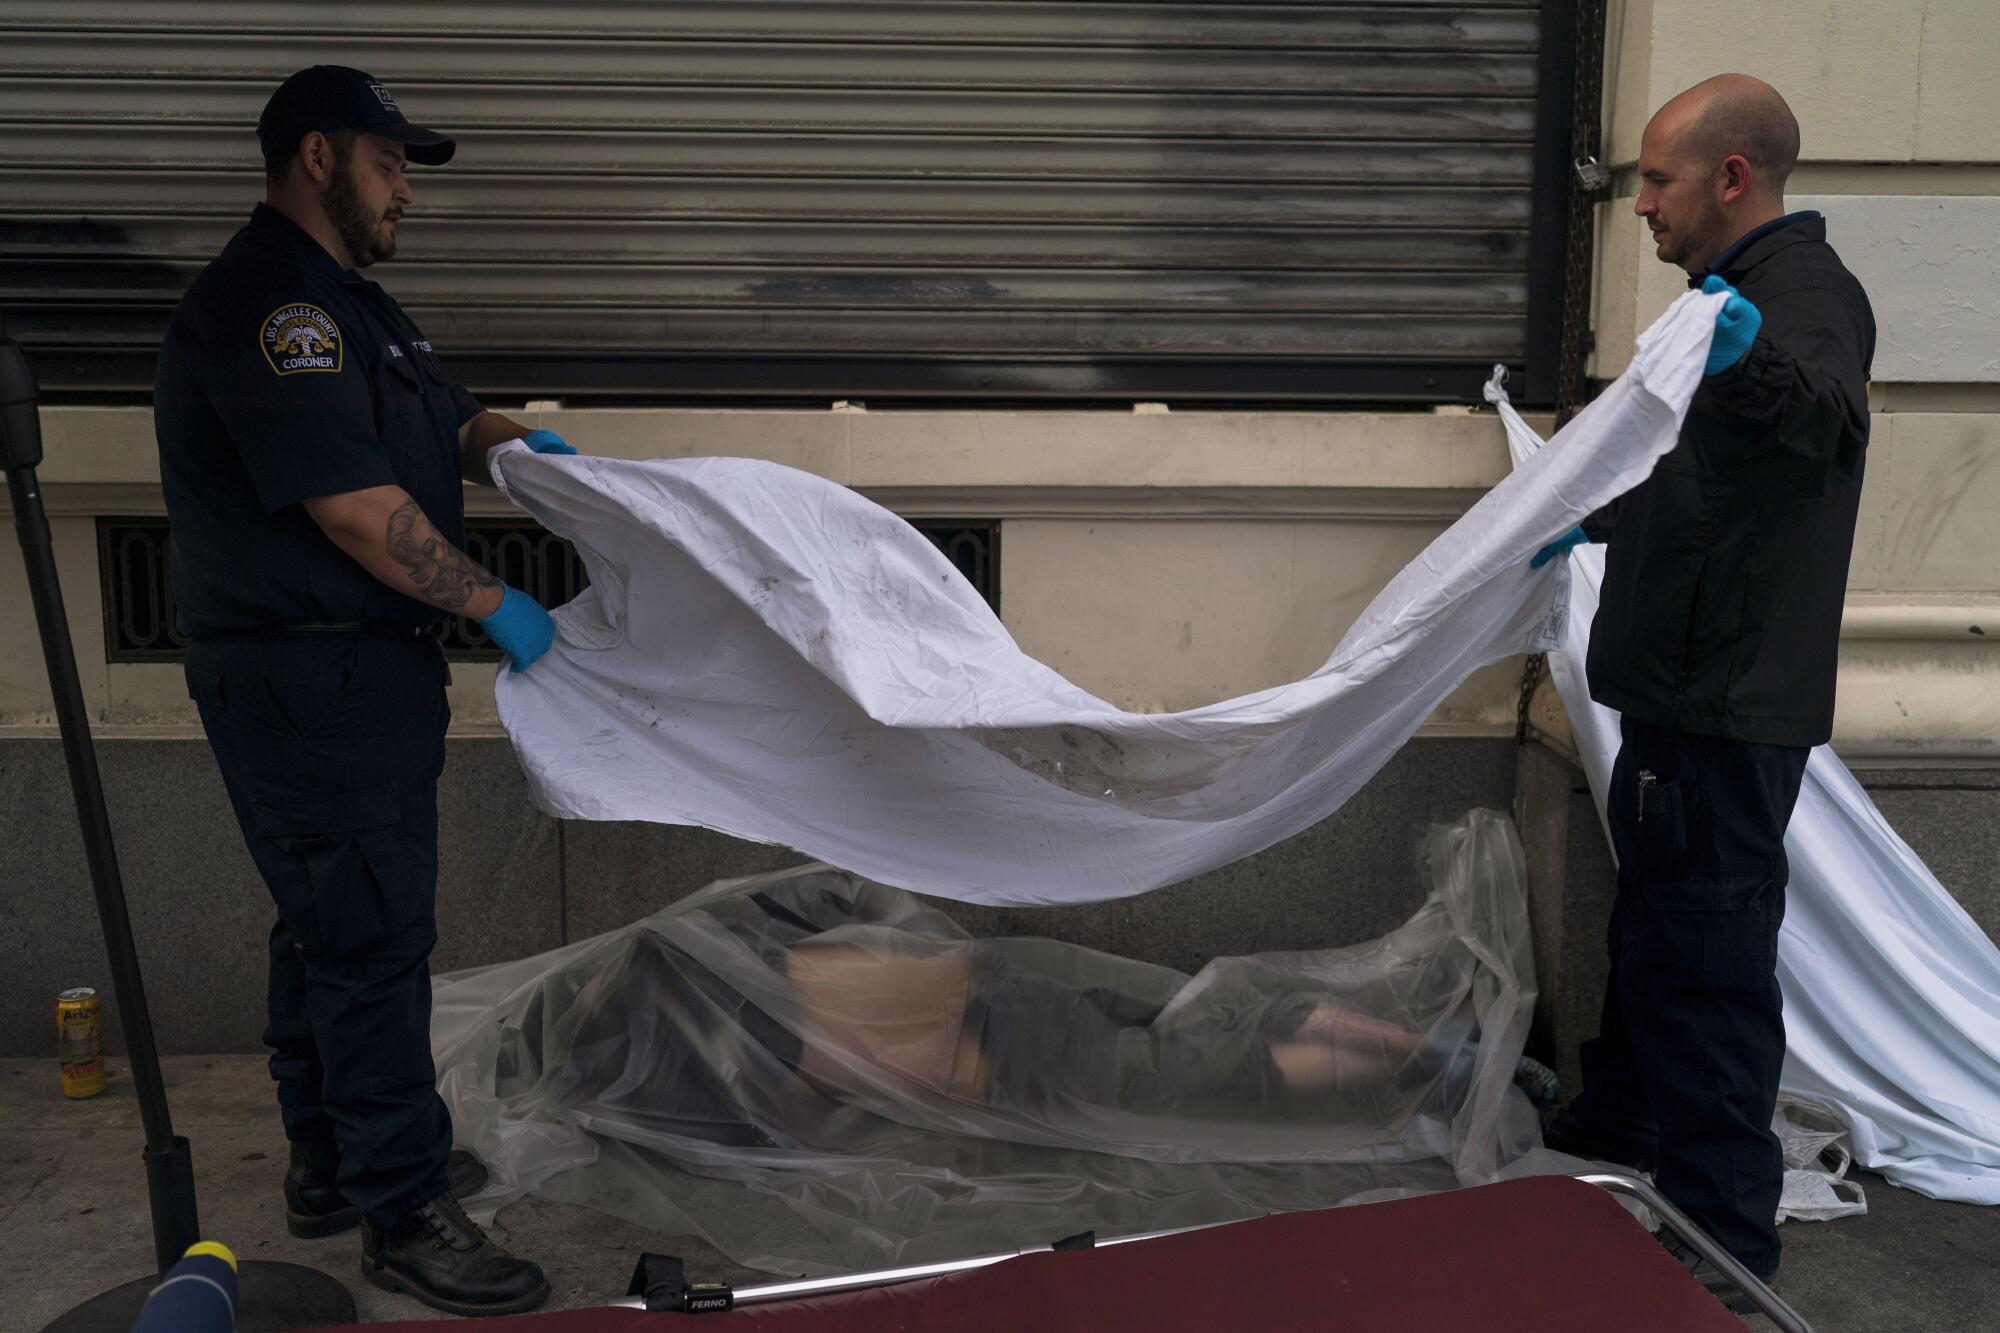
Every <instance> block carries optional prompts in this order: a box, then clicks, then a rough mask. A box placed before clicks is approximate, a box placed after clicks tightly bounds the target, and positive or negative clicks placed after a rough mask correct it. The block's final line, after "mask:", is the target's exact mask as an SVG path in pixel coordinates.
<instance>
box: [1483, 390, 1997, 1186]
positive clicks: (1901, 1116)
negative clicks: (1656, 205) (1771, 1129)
mask: <svg viewBox="0 0 2000 1333" xmlns="http://www.w3.org/2000/svg"><path fill="white" fill-rule="evenodd" d="M1487 396H1488V397H1489V398H1491V399H1493V400H1494V401H1495V402H1496V404H1497V405H1498V406H1499V408H1500V414H1501V419H1502V421H1503V422H1504V424H1505V425H1506V428H1507V436H1508V446H1509V448H1510V450H1511V451H1512V452H1513V455H1514V458H1515V461H1516V462H1517V463H1518V464H1519V465H1521V466H1522V467H1523V468H1526V467H1531V466H1533V465H1534V462H1535V458H1536V454H1537V452H1538V450H1539V449H1540V448H1541V447H1542V442H1541V440H1540V439H1539V437H1537V436H1536V435H1535V433H1534V431H1533V430H1531V429H1529V427H1528V424H1527V423H1526V422H1524V421H1522V420H1521V418H1520V415H1519V414H1518V413H1516V412H1515V411H1514V410H1513V409H1512V408H1511V407H1509V406H1508V405H1507V401H1506V394H1505V392H1504V391H1502V390H1500V389H1499V388H1498V386H1497V385H1496V386H1494V387H1492V388H1490V389H1489V390H1488V392H1487ZM1561 438H1562V437H1561V436H1560V435H1558V436H1557V437H1556V441H1560V440H1561ZM1556 441H1551V446H1553V445H1554V443H1555V442H1556ZM1569 564H1570V566H1571V579H1570V585H1569V599H1570V607H1569V641H1568V643H1567V644H1565V645H1564V647H1563V648H1562V650H1561V651H1560V652H1556V653H1552V654H1550V656H1549V667H1550V673H1551V674H1552V675H1553V676H1554V677H1555V682H1556V687H1557V689H1558V690H1560V691H1561V693H1562V701H1563V707H1564V709H1565V710H1566V711H1567V712H1568V713H1569V718H1570V724H1571V726H1572V727H1573V728H1574V730H1575V733H1576V745H1577V751H1578V754H1579V755H1580V757H1581V758H1582V759H1583V764H1584V768H1585V769H1586V771H1587V772H1588V773H1589V775H1590V789H1591V793H1592V795H1594V796H1595V797H1596V798H1597V809H1598V815H1599V817H1600V818H1601V817H1602V816H1603V813H1604V791H1605V784H1606V783H1607V782H1609V781H1610V777H1611V763H1612V760H1614V759H1615V758H1617V756H1618V744H1619V740H1618V714H1617V713H1616V712H1614V711H1612V710H1611V709H1609V708H1605V707H1603V706H1602V705H1600V704H1598V703H1595V702H1593V701H1592V699H1591V697H1590V690H1589V687H1588V685H1587V684H1586V682H1585V679H1584V658H1585V655H1586V654H1587V653H1588V652H1589V649H1590V622H1591V618H1592V617H1593V616H1595V615H1596V614H1597V598H1598V589H1599V587H1600V585H1601V584H1602V582H1603V579H1604V551H1603V549H1602V548H1601V547H1597V546H1580V547H1578V548H1576V550H1575V551H1574V552H1573V553H1572V554H1571V556H1570V558H1569ZM1785 856H1786V859H1787V860H1789V861H1790V863H1791V871H1792V875H1791V884H1790V886H1789V887H1788V888H1787V890H1786V906H1785V925H1784V929H1783V931H1782V932H1781V933H1780V935H1779V937H1778V980H1779V982H1780V984H1781V985H1782V986H1783V988H1784V993H1785V1047H1786V1050H1785V1072H1784V1080H1783V1085H1782V1086H1783V1089H1784V1091H1785V1092H1786V1093H1787V1094H1788V1095H1791V1096H1794V1097H1797V1098H1799V1099H1801V1100H1803V1101H1806V1102H1809V1103H1812V1104H1815V1105H1819V1106H1822V1107H1824V1108H1826V1109H1827V1110H1829V1111H1831V1112H1833V1113H1834V1114H1836V1115H1837V1116H1838V1117H1839V1118H1840V1119H1841V1120H1842V1121H1844V1122H1845V1123H1846V1124H1847V1126H1848V1127H1849V1129H1850V1131H1851V1132H1852V1134H1853V1139H1854V1156H1855V1160H1856V1161H1858V1162H1860V1163H1861V1164H1862V1165H1863V1166H1866V1167H1870V1168H1872V1169H1873V1170H1876V1171H1880V1172H1881V1173H1882V1174H1883V1175H1884V1176H1887V1177H1888V1178H1889V1179H1890V1180H1891V1181H1894V1182H1895V1183H1896V1184H1898V1185H1902V1186H1905V1187H1907V1188H1909V1189H1913V1190H1916V1191H1918V1192H1919V1193H1922V1194H1928V1195H1930V1196H1931V1197H1933V1198H1938V1199H1957V1200H1962V1201H1965V1202H1967V1203H2000V949H1996V948H1995V947H1994V945H1993V942H1992V941H1991V940H1989V939H1987V938H1986V935H1985V934H1984V933H1983V932H1982V931H1981V930H1980V929H1979V926H1978V924H1977V923H1976V922H1974V921H1973V920H1972V918H1971V917H1969V916H1967V915H1966V913H1965V909H1964V908H1962V907H1960V906H1959V905H1958V903H1957V901H1956V900H1954V899H1953V898H1952V896H1951V894H1949V893H1948V892H1946V891H1945V888H1944V886H1943V885H1941V884H1939V883H1938V882H1937V877H1936V876H1934V875H1932V874H1931V872H1930V871H1929V870H1928V869H1926V868H1925V866H1924V863H1923V862H1922V861H1921V860H1919V859H1918V857H1917V855H1916V853H1915V852H1913V851H1911V850H1910V847H1909V844H1908V843H1906V842H1904V841H1903V840H1902V839H1901V838H1900V837H1898V836H1897V835H1896V831H1895V830H1894V829H1892V828H1890V827H1889V824H1888V821H1887V820H1885V819H1883V818H1882V814H1881V812H1880V811H1879V810H1877V809H1876V808H1875V803H1874V802H1873V801H1870V800H1869V799H1868V793H1867V792H1865V791H1863V790H1862V788H1861V784H1860V783H1858V782H1856V781H1855V780H1854V775H1853V774H1851V773H1849V772H1848V771H1847V767H1846V765H1844V764H1842V763H1841V762H1840V759H1839V758H1838V757H1837V756H1836V755H1835V754H1834V753H1833V751H1832V749H1831V748H1829V747H1827V746H1824V745H1822V746H1819V747H1818V748H1816V749H1815V750H1814V751H1813V752H1812V757H1811V758H1810V759H1809V760H1808V761H1807V762H1806V771H1805V780H1804V782H1803V783H1802V785H1801V786H1800V789H1799V803H1798V807H1797V808H1796V810H1794V811H1793V814H1792V823H1791V827H1790V829H1789V830H1788V831H1787V832H1786V834H1785Z"/></svg>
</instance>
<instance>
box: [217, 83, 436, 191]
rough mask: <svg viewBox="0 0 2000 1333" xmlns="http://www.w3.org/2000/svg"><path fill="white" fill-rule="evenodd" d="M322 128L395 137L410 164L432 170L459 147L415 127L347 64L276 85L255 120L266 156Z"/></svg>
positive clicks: (381, 90)
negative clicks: (419, 164) (276, 89)
mask: <svg viewBox="0 0 2000 1333" xmlns="http://www.w3.org/2000/svg"><path fill="white" fill-rule="evenodd" d="M314 130H318V131H319V132H320V133H321V134H331V133H333V132H334V131H335V130H360V131H362V132H363V133H365V134H379V135H381V136H382V137H383V138H384V139H394V140H395V141H396V142H397V143H400V144H402V145H403V150H404V152H405V153H406V154H408V156H409V159H410V160H411V161H412V162H421V163H423V164H424V165H425V166H428V167H438V166H443V165H444V164H445V163H447V162H449V161H451V155H452V154H453V153H454V152H456V151H457V150H458V144H457V143H456V142H455V141H453V140H452V139H449V138H447V137H446V136H444V135H442V134H439V133H438V132H437V131H436V130H427V129H424V128H423V127H422V126H420V125H412V124H411V123H410V122H409V121H408V120H407V119H405V118H404V116H403V110H402V108H401V107H399V106H397V105H396V99H395V98H394V97H391V96H390V95H389V90H388V89H387V88H384V87H383V86H382V85H381V83H380V82H378V81H377V80H376V79H374V78H372V77H370V76H369V75H366V74H363V73H362V72H361V71H360V70H358V69H349V68H348V67H347V66H345V65H314V66H313V67H312V68H310V69H302V70H300V71H299V72H298V73H296V74H294V75H292V77H291V78H289V79H286V80H285V81H284V82H283V83H281V84H279V85H278V91H276V92H274V93H272V94H271V100H270V101H268V102H266V103H264V114H263V115H262V116H259V117H258V118H257V141H258V142H259V143H261V144H263V145H264V151H265V152H267V153H268V152H272V151H278V150H283V149H286V148H294V147H297V146H298V142H299V140H300V139H302V138H304V137H305V136H306V135H308V134H310V133H312V132H313V131H314Z"/></svg>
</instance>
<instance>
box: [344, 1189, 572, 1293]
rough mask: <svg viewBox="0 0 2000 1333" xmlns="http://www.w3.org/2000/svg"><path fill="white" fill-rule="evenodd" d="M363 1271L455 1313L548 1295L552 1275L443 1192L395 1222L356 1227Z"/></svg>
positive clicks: (389, 1287)
mask: <svg viewBox="0 0 2000 1333" xmlns="http://www.w3.org/2000/svg"><path fill="white" fill-rule="evenodd" d="M361 1276H363V1277H365V1278H367V1279H368V1280H369V1281H370V1282H372V1283H374V1284H375V1285H376V1286H378V1287H380V1288H382V1290H384V1291H400V1292H405V1293H407V1294H408V1295H411V1296H414V1297H416V1298H417V1299H418V1300H420V1301H422V1302H423V1303H424V1304H425V1305H428V1306H431V1307H432V1308H434V1309H438V1310H446V1311H449V1312H450V1313H452V1314H467V1315H487V1314H519V1313H520V1312H521V1311H523V1310H532V1309H534V1308H535V1307H536V1306H537V1305H540V1304H541V1303H542V1302H543V1301H545V1300H547V1299H548V1298H549V1281H548V1279H547V1278H546V1277H544V1276H542V1270H541V1269H540V1268H539V1267H538V1266H536V1265H535V1264H532V1263H530V1262H528V1261H527V1260H526V1259H517V1258H515V1257H514V1256H513V1255H511V1254H509V1253H507V1251H505V1250H503V1249H501V1248H500V1246H499V1244H498V1243H497V1242H495V1241H493V1240H492V1239H490V1238H489V1237H488V1236H487V1235H486V1233H485V1232H483V1231H481V1230H480V1229H479V1228H478V1226H476V1225H475V1224H474V1223H473V1221H472V1219H471V1218H469V1217H467V1216H466V1215H465V1210H464V1209H463V1208H461V1207H459V1206H458V1200H456V1199H454V1198H452V1197H451V1196H450V1195H449V1194H441V1195H439V1196H438V1197H437V1198H435V1199H433V1200H431V1201H430V1202H429V1203H427V1204H424V1205H423V1206H422V1207H420V1208H412V1209H410V1210H409V1211H408V1212H406V1213H404V1214H403V1215H402V1217H400V1218H398V1219H397V1220H396V1222H395V1224H394V1225H392V1226H388V1227H382V1226H377V1225H376V1224H375V1223H374V1222H372V1221H365V1220H364V1221H363V1223H362V1226H361Z"/></svg>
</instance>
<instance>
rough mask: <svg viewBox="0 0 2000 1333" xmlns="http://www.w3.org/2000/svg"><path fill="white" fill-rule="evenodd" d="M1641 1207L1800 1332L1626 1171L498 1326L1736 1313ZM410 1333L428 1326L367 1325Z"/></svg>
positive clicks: (1705, 1331) (825, 1330) (1267, 1331)
mask: <svg viewBox="0 0 2000 1333" xmlns="http://www.w3.org/2000/svg"><path fill="white" fill-rule="evenodd" d="M1614 1195H1622V1196H1624V1197H1626V1198H1629V1199H1633V1200H1636V1201H1637V1202H1639V1203H1642V1204H1644V1205H1645V1207H1646V1208H1648V1209H1650V1210H1652V1211H1653V1212H1654V1214H1655V1215H1656V1216H1658V1217H1659V1218H1660V1219H1661V1221H1662V1222H1663V1223H1664V1224H1665V1225H1666V1226H1667V1227H1668V1228H1670V1229H1671V1230H1673V1231H1674V1232H1675V1233H1676V1234H1678V1235H1679V1236H1681V1237H1682V1238H1683V1239H1684V1240H1685V1241H1686V1242H1687V1243H1688V1244H1689V1245H1690V1246H1691V1247H1692V1248H1693V1249H1695V1250H1696V1251H1697V1252H1698V1253H1699V1254H1701V1255H1702V1256H1703V1257H1704V1258H1706V1259H1707V1260H1709V1262H1711V1263H1713V1264H1715V1265H1716V1267H1717V1268H1719V1269H1720V1270H1721V1271H1722V1272H1723V1273H1724V1274H1725V1275H1726V1276H1727V1277H1728V1278H1729V1280H1730V1281H1731V1282H1732V1283H1733V1284H1735V1286H1736V1287H1737V1289H1738V1290H1739V1291H1741V1292H1742V1293H1743V1294H1744V1295H1745V1296H1747V1297H1748V1298H1749V1299H1750V1301H1751V1302H1752V1303H1753V1304H1754V1305H1755V1306H1756V1307H1757V1309H1758V1310H1759V1311H1761V1312H1762V1313H1764V1314H1765V1315H1767V1316H1769V1318H1770V1319H1771V1321H1772V1323H1773V1324H1774V1325H1775V1326H1776V1327H1777V1328H1779V1329H1780V1330H1783V1331H1784V1333H1810V1326H1809V1325H1808V1324H1807V1323H1806V1322H1805V1320H1804V1319H1802V1318H1801V1317H1800V1316H1799V1315H1798V1313H1797V1312H1796V1311H1794V1310H1793V1309H1792V1308H1791V1307H1790V1306H1788V1305H1787V1304H1786V1303H1785V1302H1784V1301H1783V1300H1782V1299H1780V1298H1779V1297H1778V1296H1777V1294H1776V1293H1774V1292H1773V1291H1771V1290H1770V1288H1769V1287H1767V1286H1766V1285H1765V1284H1764V1283H1762V1282H1759V1281H1758V1280H1757V1279H1756V1278H1755V1277H1753V1276H1751V1275H1750V1274H1749V1273H1748V1272H1747V1271H1745V1270H1744V1269H1743V1268H1742V1266H1741V1265H1739V1264H1737V1263H1736V1262H1735V1261H1734V1260H1733V1259H1731V1258H1730V1257H1729V1255H1728V1254H1727V1253H1726V1252H1724V1251H1723V1250H1722V1249H1721V1248H1720V1247H1719V1246H1717V1245H1716V1244H1715V1243H1714V1242H1713V1241H1711V1240H1709V1239H1708V1237H1706V1236H1705V1235H1703V1234H1701V1232H1700V1230H1699V1229H1698V1228H1696V1227H1695V1226H1694V1225H1693V1224H1692V1223H1690V1222H1689V1221H1688V1220H1687V1219H1686V1218H1685V1217H1684V1216H1683V1215H1682V1214H1681V1213H1680V1212H1679V1211H1678V1210H1677V1209H1675V1208H1674V1207H1673V1206H1672V1205H1671V1204H1669V1203H1667V1201H1666V1200H1665V1199H1664V1198H1662V1197H1661V1196H1660V1194H1659V1193H1658V1192H1657V1191H1656V1190H1654V1189H1653V1187H1652V1186H1651V1185H1650V1184H1648V1183H1647V1182H1646V1181H1644V1180H1643V1179H1639V1178H1637V1177H1632V1176H1626V1175H1619V1174H1613V1173H1591V1174H1586V1175H1582V1176H1576V1177H1570V1176H1536V1177H1529V1178H1525V1179H1519V1180H1510V1181H1502V1182H1500V1183H1497V1184H1492V1185H1481V1186H1476V1187H1473V1188H1470V1189H1463V1190H1454V1191H1449V1192H1446V1193H1441V1194H1429V1195H1423V1196H1420V1197H1416V1198H1407V1199H1397V1200H1392V1201H1386V1202H1381V1203H1368V1204H1357V1205H1354V1206H1351V1207H1347V1208H1336V1209H1328V1210H1324V1211H1316V1212H1301V1213H1286V1214H1278V1215H1273V1216H1270V1217H1262V1218H1256V1219H1253V1220H1250V1221H1245V1222H1231V1223H1225V1224H1222V1225H1219V1226H1211V1227H1200V1228H1194V1229H1190V1230H1183V1231H1176V1232H1170V1233H1166V1234H1159V1235H1152V1236H1143V1237H1133V1238H1129V1239H1123V1240H1108V1241H1102V1242H1094V1241H1093V1240H1092V1238H1090V1237H1075V1238H1071V1239H1070V1240H1067V1241H1062V1242H1058V1243H1056V1244H1054V1245H1051V1246H1045V1247H1039V1248H1037V1249H1035V1250H1031V1251H1025V1252H1019V1253H1012V1254H994V1255H983V1256H979V1257H975V1258H971V1259H964V1260H958V1261H952V1262H945V1263H935V1264H924V1265H916V1266H912V1267H905V1268H896V1269H884V1270H877V1271H874V1272H867V1273H855V1274H846V1275H840V1276H834V1277H823V1278H810V1279H804V1280H800V1281H793V1282H785V1281H779V1282H771V1283H764V1284H760V1285H757V1286H746V1287H738V1288H734V1289H731V1288H729V1287H726V1286H721V1285H714V1284H701V1283H690V1282H688V1281H686V1280H685V1279H684V1277H683V1275H682V1273H681V1270H680V1265H679V1264H678V1263H677V1262H674V1261H672V1260H670V1259H666V1258H664V1257H663V1256H658V1255H649V1256H646V1258H644V1259H642V1260H641V1261H640V1265H639V1269H638V1272H637V1273H635V1274H634V1278H633V1284H632V1285H633V1287H634V1288H635V1290H634V1291H632V1292H631V1294H629V1295H628V1296H627V1297H626V1298H625V1299H624V1300H622V1301H617V1302H612V1303H610V1304H608V1305H606V1306H602V1307H596V1308H591V1309H581V1310H568V1311H559V1312H553V1313H547V1314H535V1315H523V1316H518V1317H516V1318H513V1319H509V1320H505V1321H503V1322H504V1325H505V1327H506V1328H507V1330H508V1333H586V1330H588V1331H589V1333H600V1331H601V1333H620V1331H621V1330H634V1331H637V1330H647V1329H654V1328H668V1327H678V1326H680V1324H681V1323H682V1322H684V1321H686V1320H687V1319H690V1318H693V1317H697V1316H699V1317H701V1318H705V1319H715V1320H719V1321H721V1325H720V1326H721V1327H725V1328H741V1329H754V1330H769V1331H770V1333H845V1331H846V1330H855V1331H857V1333H858V1331H859V1330H868V1331H869V1333H877V1331H878V1330H890V1329H923V1330H938V1331H943V1330H967V1331H968V1333H969V1331H970V1330H985V1329H994V1330H1003V1329H1004V1330H1015V1329H1034V1330H1036V1331H1037V1333H1072V1331H1074V1333H1084V1331H1085V1330H1093V1331H1094V1330H1111V1329H1126V1328H1146V1329H1160V1330H1171V1329H1203V1330H1209V1329H1217V1328H1243V1327H1256V1328H1258V1329H1259V1330H1260V1333H1282V1331H1284V1330H1294V1329H1296V1330H1300V1331H1301V1333H1304V1330H1308V1329H1311V1330H1325V1329H1330V1328H1340V1329H1367V1330H1370V1333H1405V1331H1407V1333H1435V1330H1438V1329H1449V1328H1463V1329H1478V1330H1481V1331H1482V1333H1509V1331H1511V1330H1522V1331H1523V1333H1528V1331H1530V1330H1532V1331H1533V1333H1543V1330H1549V1329H1618V1330H1621V1333H1669V1331H1670V1330H1671V1333H1729V1330H1739V1331H1740V1330H1741V1329H1742V1328H1743V1324H1742V1323H1741V1321H1740V1320H1738V1319H1737V1318H1736V1316H1734V1315H1732V1314H1730V1313H1729V1312H1728V1311H1727V1310H1726V1309H1725V1308H1724V1307H1723V1306H1722V1304H1721V1303H1720V1302H1719V1301H1717V1300H1716V1299H1715V1297H1714V1296H1712V1295H1710V1294H1709V1293H1708V1292H1707V1291H1705V1290H1704V1289H1703V1288H1702V1286H1701V1284H1700V1283H1698V1282H1697V1281H1695V1279H1694V1278H1693V1277H1691V1276H1690V1275H1689V1274H1688V1272H1687V1270H1686V1269H1684V1268H1683V1267H1682V1266H1681V1264H1680V1263H1679V1262H1678V1261H1677V1260H1675V1259H1674V1258H1673V1257H1672V1256H1670V1255H1669V1254H1668V1253H1667V1251H1666V1250H1665V1249H1664V1248H1663V1247H1662V1246H1661V1245H1660V1244H1659V1243H1658V1242H1657V1241H1656V1240H1654V1239H1653V1237H1652V1236H1651V1235H1650V1234H1649V1233H1648V1232H1647V1230H1646V1229H1645V1228H1644V1227H1643V1226H1642V1225H1640V1223H1639V1222H1638V1221H1637V1220H1636V1219H1635V1218H1634V1216H1633V1215H1632V1214H1631V1213H1630V1212H1628V1211H1627V1210H1626V1209H1625V1208H1624V1207H1623V1206H1621V1205H1620V1203H1619V1202H1618V1199H1617V1198H1615V1197H1614ZM368 1327H369V1328H370V1329H372V1330H407V1333H420V1330H422V1329H425V1328H428V1327H430V1325H428V1324H419V1323H408V1324H371V1325H369V1326H368Z"/></svg>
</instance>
